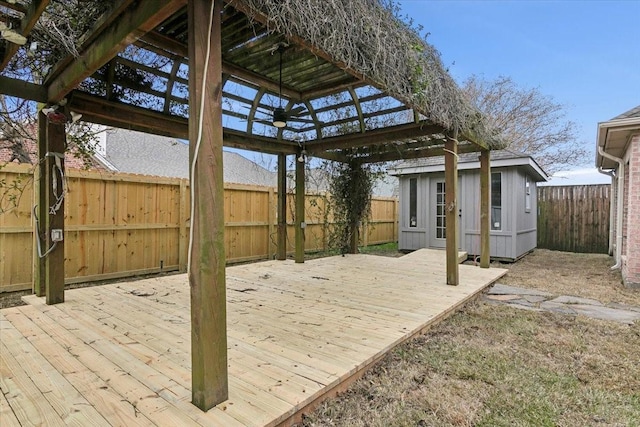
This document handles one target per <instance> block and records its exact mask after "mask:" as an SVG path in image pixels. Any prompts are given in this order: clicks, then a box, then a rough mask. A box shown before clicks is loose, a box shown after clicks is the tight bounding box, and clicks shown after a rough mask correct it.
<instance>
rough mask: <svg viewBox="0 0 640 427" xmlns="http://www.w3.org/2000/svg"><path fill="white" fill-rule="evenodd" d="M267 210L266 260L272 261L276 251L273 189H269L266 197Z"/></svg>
mask: <svg viewBox="0 0 640 427" xmlns="http://www.w3.org/2000/svg"><path fill="white" fill-rule="evenodd" d="M267 197H268V199H267V209H268V213H267V216H268V219H267V222H268V223H269V225H268V227H267V229H268V233H269V236H268V239H267V248H268V249H267V252H268V258H269V259H272V258H273V255H272V254H275V253H276V251H277V249H278V248H277V244H276V241H275V238H276V236H275V234H276V204H277V203H276V202H277V201H276V200H275V199H276V192H275V189H274V188H273V187H269V195H268V196H267Z"/></svg>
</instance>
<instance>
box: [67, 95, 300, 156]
mask: <svg viewBox="0 0 640 427" xmlns="http://www.w3.org/2000/svg"><path fill="white" fill-rule="evenodd" d="M70 98H71V99H70V101H69V104H68V105H69V109H70V110H72V111H75V112H77V113H80V114H82V117H83V120H86V121H88V122H91V123H96V124H101V125H104V126H113V127H119V128H124V129H131V130H136V131H139V132H146V133H151V134H155V135H162V136H168V137H172V138H178V139H187V138H188V137H189V133H188V119H185V118H184V117H179V116H173V115H167V114H164V113H161V112H159V111H151V110H147V109H145V108H141V107H136V106H133V105H127V104H123V103H121V102H117V101H107V100H106V99H104V98H99V97H97V96H93V95H88V94H85V93H83V92H79V91H74V92H73V94H72V96H71V97H70ZM224 145H225V146H226V147H233V148H241V149H245V150H251V151H262V152H265V153H269V154H279V153H285V154H295V153H296V152H297V151H296V150H297V147H298V145H297V144H296V143H294V142H292V141H279V140H276V139H274V138H268V137H264V136H259V135H249V136H247V135H246V134H245V133H244V132H240V131H236V130H233V129H225V130H224Z"/></svg>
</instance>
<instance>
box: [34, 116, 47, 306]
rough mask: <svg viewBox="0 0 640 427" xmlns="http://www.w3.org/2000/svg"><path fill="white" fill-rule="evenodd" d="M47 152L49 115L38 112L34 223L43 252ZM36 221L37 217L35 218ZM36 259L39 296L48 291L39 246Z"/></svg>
mask: <svg viewBox="0 0 640 427" xmlns="http://www.w3.org/2000/svg"><path fill="white" fill-rule="evenodd" d="M46 153H47V117H46V116H45V115H44V113H42V112H39V113H38V165H37V176H38V178H37V180H36V181H35V185H34V188H33V191H34V193H37V194H36V197H35V204H36V205H38V208H37V209H36V215H37V216H38V219H39V223H38V224H34V225H37V228H35V233H34V238H35V239H40V246H41V247H42V248H44V249H42V252H44V251H45V250H46V246H45V242H46V241H47V240H48V239H47V238H46V237H45V235H46V234H47V233H45V228H44V227H45V225H46V221H47V216H48V215H49V210H48V209H47V185H46V182H45V168H46V164H45V158H44V155H45V154H46ZM34 222H35V218H34ZM33 259H34V274H33V293H34V294H36V295H37V296H39V297H43V296H44V295H45V293H46V289H45V277H46V273H45V267H46V261H45V259H44V258H40V257H39V256H38V250H37V246H36V247H35V255H34V257H33Z"/></svg>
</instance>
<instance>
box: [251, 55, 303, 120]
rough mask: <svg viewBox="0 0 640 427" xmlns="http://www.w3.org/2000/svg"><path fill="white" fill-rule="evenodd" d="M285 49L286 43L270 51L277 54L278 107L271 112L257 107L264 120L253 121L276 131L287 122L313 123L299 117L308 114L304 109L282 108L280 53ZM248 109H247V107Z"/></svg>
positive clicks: (299, 107)
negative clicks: (274, 128) (271, 127)
mask: <svg viewBox="0 0 640 427" xmlns="http://www.w3.org/2000/svg"><path fill="white" fill-rule="evenodd" d="M286 48H287V44H286V43H278V44H276V45H274V47H273V48H272V50H271V54H272V55H273V54H274V53H276V52H277V53H278V56H279V58H278V60H279V67H278V72H279V75H278V106H277V107H275V108H273V109H272V110H269V111H265V109H264V108H262V109H261V108H260V107H258V108H257V109H256V111H257V112H259V113H262V114H263V115H264V119H259V120H254V121H255V122H258V123H263V124H267V125H271V126H274V127H276V128H278V129H282V128H284V127H286V126H287V122H290V121H291V122H300V123H310V124H313V123H315V122H314V121H313V120H311V119H309V118H304V117H301V116H307V115H308V114H309V112H308V111H307V109H306V107H304V106H298V107H295V108H291V109H290V110H288V111H287V110H285V109H284V107H283V106H282V53H283V52H284V51H285V49H286ZM247 108H249V107H247Z"/></svg>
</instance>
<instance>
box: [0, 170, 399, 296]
mask: <svg viewBox="0 0 640 427" xmlns="http://www.w3.org/2000/svg"><path fill="white" fill-rule="evenodd" d="M31 171H32V168H31V167H30V166H29V165H13V164H8V165H5V166H4V167H2V168H0V209H4V210H6V209H7V208H11V209H10V210H8V211H7V212H5V213H0V292H8V291H15V290H21V289H30V288H31V283H32V277H33V276H32V274H33V259H34V258H33V257H34V252H35V251H34V245H35V239H34V234H33V228H34V226H33V218H32V214H31V211H32V209H33V205H34V203H35V197H34V196H35V194H36V193H34V191H33V176H32V173H31ZM16 180H17V181H16ZM14 182H17V183H18V184H17V185H16V187H18V188H21V191H18V190H12V189H11V187H12V183H14ZM67 182H68V194H67V196H66V200H65V236H64V238H65V272H66V283H77V282H85V281H93V280H104V279H112V278H118V277H127V276H133V275H138V274H147V273H154V272H160V271H171V270H182V271H185V270H186V263H187V250H188V247H187V246H188V239H189V228H188V227H189V202H190V196H189V184H188V181H187V180H185V179H179V178H163V177H150V176H142V175H131V174H120V173H111V172H104V171H82V170H73V169H69V170H68V171H67ZM276 201H277V191H276V190H275V189H274V188H269V187H257V186H246V185H237V184H225V195H224V203H225V227H226V229H225V247H226V254H227V260H228V261H229V262H240V261H249V260H257V259H267V258H271V257H273V256H274V254H275V251H276V240H277V239H276V224H277V218H276ZM293 202H294V198H293V195H289V196H288V200H287V203H288V207H287V223H288V224H289V227H288V242H287V243H288V248H287V250H288V251H289V252H293V250H294V247H293V236H294V228H293V215H292V213H293V210H294V209H293V208H294V205H293ZM15 203H17V206H16V207H15V208H13V205H14V204H15ZM327 207H328V202H327V197H326V196H325V195H324V194H308V195H307V198H306V214H305V219H306V223H307V228H306V230H305V235H306V240H305V249H306V250H307V251H317V250H322V249H326V248H327V244H328V239H329V232H330V227H331V221H332V217H331V215H330V212H328V211H329V209H327ZM397 212H398V209H397V200H396V199H395V198H374V200H373V206H372V220H371V222H370V224H369V225H368V226H366V230H363V233H362V234H363V237H362V239H361V241H362V243H364V244H378V243H386V242H392V241H395V240H396V236H397ZM36 256H37V255H36Z"/></svg>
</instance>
